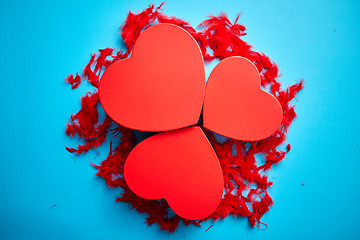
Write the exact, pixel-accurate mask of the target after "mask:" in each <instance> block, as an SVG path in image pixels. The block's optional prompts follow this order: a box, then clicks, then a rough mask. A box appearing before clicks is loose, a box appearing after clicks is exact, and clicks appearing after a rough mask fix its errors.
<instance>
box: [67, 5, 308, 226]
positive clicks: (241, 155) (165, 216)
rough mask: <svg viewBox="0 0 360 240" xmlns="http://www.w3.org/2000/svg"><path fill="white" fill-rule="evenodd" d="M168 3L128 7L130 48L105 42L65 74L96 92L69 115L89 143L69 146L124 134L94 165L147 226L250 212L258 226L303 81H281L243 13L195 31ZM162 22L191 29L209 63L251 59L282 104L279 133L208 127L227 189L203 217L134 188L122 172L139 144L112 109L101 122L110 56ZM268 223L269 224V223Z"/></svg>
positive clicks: (72, 127)
mask: <svg viewBox="0 0 360 240" xmlns="http://www.w3.org/2000/svg"><path fill="white" fill-rule="evenodd" d="M162 5H163V4H161V5H160V6H159V7H157V8H155V6H154V5H151V6H149V7H148V8H146V9H144V10H143V11H142V12H140V13H137V14H135V13H132V12H129V14H128V16H127V18H126V21H125V23H124V24H123V25H122V26H121V27H120V34H121V37H122V39H123V41H124V42H125V45H126V51H121V50H118V51H117V50H115V49H113V48H105V49H100V50H99V52H98V53H97V54H92V55H91V58H90V61H89V63H88V64H87V65H86V66H85V67H84V69H83V72H82V74H81V75H79V74H78V73H77V74H76V75H75V76H74V75H69V76H68V77H67V78H66V81H67V82H68V83H70V84H71V87H72V89H76V88H77V87H78V86H79V85H80V84H81V83H82V82H83V81H88V82H89V83H90V84H91V85H92V86H93V87H94V91H93V92H88V93H86V94H85V96H83V97H82V99H81V104H82V106H81V109H80V111H79V112H77V113H76V114H73V115H71V117H70V121H69V123H68V124H67V125H66V134H67V135H69V136H71V137H75V136H76V137H78V138H80V139H82V140H83V144H80V145H78V146H77V147H76V148H70V147H67V148H66V149H67V150H68V151H69V152H71V153H76V154H83V153H86V152H88V151H89V150H90V149H96V148H97V147H99V146H100V145H102V144H103V143H104V142H105V141H106V139H107V137H109V136H110V135H113V136H114V137H118V138H120V139H121V141H120V143H119V144H118V145H117V146H113V144H111V143H110V152H109V155H108V157H107V158H106V159H105V160H103V161H102V162H101V164H100V165H99V166H96V165H94V166H95V167H96V168H97V169H98V173H97V175H98V176H100V177H102V178H104V179H105V181H106V183H107V185H108V186H109V187H111V188H121V189H122V190H123V191H122V192H123V193H122V194H121V196H120V197H119V198H118V199H117V201H120V202H124V203H128V204H129V205H130V206H131V208H134V209H136V210H137V211H138V212H140V213H143V214H144V216H146V221H147V223H148V224H149V225H152V224H154V223H157V224H159V226H160V228H161V229H162V230H166V231H170V232H173V231H175V230H176V228H177V227H178V225H179V223H180V222H183V223H184V224H185V225H190V224H194V225H198V226H200V224H201V222H203V221H206V220H209V219H213V220H215V221H216V220H218V219H224V218H226V217H227V216H229V215H230V216H233V217H240V216H241V217H247V218H248V219H249V222H250V224H251V226H252V227H255V226H257V227H259V228H261V227H260V225H261V224H262V222H261V217H262V216H263V215H264V214H265V213H266V212H267V211H269V209H270V207H271V206H272V205H273V201H272V199H271V197H270V196H269V194H268V190H269V188H270V187H271V186H272V184H273V183H272V182H271V181H269V179H268V176H267V174H266V173H267V171H268V170H270V169H271V168H272V166H274V165H276V164H278V163H279V162H280V161H282V160H283V159H284V158H285V154H286V153H288V152H289V151H290V144H288V145H287V146H286V150H285V151H282V150H279V147H280V146H281V145H283V144H284V142H285V139H286V131H287V129H288V127H289V126H290V125H291V123H292V121H293V120H294V118H295V117H296V113H295V109H294V106H293V105H291V104H290V102H291V100H293V99H294V97H295V96H296V94H297V93H298V92H299V91H300V90H301V89H302V88H303V83H304V82H303V81H302V80H301V81H300V82H299V83H296V84H294V85H292V86H290V87H288V88H282V86H281V84H280V82H279V81H278V78H279V70H278V67H277V65H276V64H275V63H274V62H272V61H271V60H270V59H269V57H268V56H266V55H265V54H263V53H258V52H255V51H253V50H252V47H251V45H249V44H248V43H246V42H245V41H244V40H242V38H241V37H242V36H244V35H246V33H245V30H246V29H245V27H244V26H243V25H241V24H239V23H237V22H238V19H239V16H238V17H237V18H236V20H235V22H234V23H231V22H230V21H229V19H228V18H227V16H226V14H225V13H221V14H220V15H219V16H210V17H208V19H207V20H205V21H203V22H202V23H201V24H200V25H199V26H198V28H197V29H199V30H196V29H194V28H193V27H191V25H190V24H189V23H187V22H185V21H183V20H181V19H178V18H176V17H169V16H166V15H165V14H164V13H163V12H162V9H161V7H162ZM157 23H172V24H175V25H178V26H180V27H182V28H183V29H185V30H186V31H188V32H189V33H190V34H191V35H192V36H193V37H194V38H195V40H196V41H197V42H198V44H199V46H200V48H201V51H202V53H203V56H204V60H205V62H206V63H208V62H210V61H212V60H214V59H219V60H222V59H224V58H227V57H230V56H242V57H245V58H248V59H249V60H250V61H252V62H253V63H254V64H255V65H256V67H257V69H258V70H259V72H260V75H261V85H262V87H263V88H265V89H269V91H270V93H272V94H273V95H274V96H275V97H276V98H277V99H278V100H279V102H280V104H281V106H282V108H283V111H284V118H283V121H282V124H281V127H280V128H279V129H278V130H277V131H276V133H275V134H274V135H272V136H271V137H269V138H267V139H264V140H261V141H254V142H246V141H238V140H233V139H227V140H226V141H225V142H222V143H219V142H218V141H217V140H216V139H215V136H214V134H213V133H212V132H210V131H208V130H207V129H204V128H203V130H204V132H205V133H206V135H207V137H208V139H209V141H210V142H211V144H212V146H213V148H214V149H215V151H216V153H217V155H218V158H219V161H220V164H221V167H222V171H223V174H224V183H225V186H224V188H225V194H224V196H223V199H222V201H221V203H220V205H219V207H218V209H217V210H216V211H215V212H214V213H213V214H212V215H210V216H209V217H208V218H206V219H203V220H201V221H191V220H186V219H183V218H180V217H179V216H177V215H174V214H173V213H172V211H171V209H170V208H169V206H168V204H167V202H166V201H165V200H146V199H142V198H140V197H138V196H136V195H135V194H134V193H133V192H132V191H131V190H130V189H129V188H128V186H127V185H126V183H125V181H124V177H123V167H124V162H125V160H126V157H127V155H128V154H129V152H130V151H131V150H132V148H133V147H134V145H135V144H134V135H133V132H132V130H130V129H127V128H125V127H122V126H119V125H117V124H116V123H114V122H113V121H112V120H111V119H110V117H109V116H106V117H105V120H104V121H103V122H100V121H99V113H98V110H97V107H98V105H99V96H98V93H97V88H98V85H99V80H100V77H101V74H102V73H103V72H104V70H105V69H106V68H107V67H109V66H110V65H111V64H112V63H114V62H116V61H119V60H120V59H123V58H127V57H128V56H129V55H130V54H131V51H132V49H133V47H134V44H135V41H136V39H137V38H138V37H139V35H140V34H141V32H142V31H143V30H144V29H146V28H147V27H149V26H151V25H153V24H157ZM225 107H226V106H225ZM201 127H202V126H201ZM234 149H235V150H236V153H235V154H234ZM256 154H263V155H264V156H265V161H264V163H261V164H260V163H258V162H257V161H256V160H255V155H256ZM264 226H266V227H267V225H266V224H264Z"/></svg>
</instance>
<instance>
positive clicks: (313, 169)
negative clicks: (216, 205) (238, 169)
mask: <svg viewBox="0 0 360 240" xmlns="http://www.w3.org/2000/svg"><path fill="white" fill-rule="evenodd" d="M147 5H148V2H147V1H106V2H103V3H100V2H98V1H77V2H73V1H69V0H64V1H55V2H54V1H41V2H40V1H31V2H19V1H2V3H1V4H0V29H1V37H0V53H1V58H0V79H1V87H2V91H1V94H0V112H1V124H0V132H1V133H2V138H1V140H0V142H1V144H0V149H1V156H0V161H1V174H0V239H141V238H146V239H202V238H204V239H219V238H220V237H224V238H225V237H226V238H227V239H275V238H276V239H340V238H341V239H359V238H360V229H359V228H358V226H357V225H358V222H359V220H358V215H359V214H360V208H359V202H358V201H359V200H358V199H359V197H360V192H359V184H360V181H359V177H358V175H359V168H360V161H359V159H360V158H359V153H360V151H359V133H360V131H359V117H360V112H359V106H358V105H359V100H358V97H359V94H360V91H359V87H358V84H357V83H358V81H359V76H358V72H359V71H358V70H359V68H360V61H359V54H360V41H359V36H360V28H359V26H360V17H359V15H360V4H359V2H358V1H340V0H338V1H323V0H321V1H319V0H318V1H310V0H307V1H285V0H282V1H280V0H278V1H275V0H271V1H268V0H266V1H265V0H263V1H260V0H256V1H240V0H234V1H227V0H222V1H203V2H200V1H194V0H191V1H175V0H169V1H168V3H167V4H166V5H165V13H166V14H168V15H175V16H178V17H181V18H183V19H185V20H188V21H189V22H190V23H191V24H193V25H197V24H199V23H200V22H201V21H202V20H203V19H204V18H205V17H206V16H207V15H208V14H209V13H214V14H216V13H219V12H220V11H225V12H227V13H228V15H229V17H230V18H231V19H232V20H234V19H235V17H236V14H237V13H238V12H242V13H243V15H242V17H241V18H240V22H241V23H243V24H245V26H246V27H247V32H248V35H247V36H246V37H245V39H246V40H247V41H248V42H249V43H251V44H253V46H254V48H255V50H257V51H262V52H264V53H266V54H267V55H269V56H270V58H271V59H272V60H274V61H275V62H276V63H278V65H279V67H280V69H281V72H283V77H282V78H281V79H282V82H283V83H284V84H285V85H289V84H293V83H295V82H296V81H297V80H298V79H300V78H305V79H306V88H305V89H304V90H303V92H301V94H300V95H299V96H298V101H295V102H294V103H295V104H296V110H297V113H298V118H297V120H296V121H295V122H294V124H293V126H292V127H291V128H290V130H289V134H288V142H289V143H291V144H292V147H293V149H292V151H291V152H290V153H289V154H288V155H287V160H286V161H284V162H282V164H280V165H279V166H278V167H276V168H275V169H274V171H272V173H271V176H276V177H277V178H274V179H273V180H274V186H273V188H272V190H271V193H270V194H271V196H272V197H273V199H274V201H275V205H274V207H273V208H272V210H271V211H270V212H268V213H267V214H265V216H264V218H263V221H265V222H266V223H268V225H269V228H268V230H266V231H260V230H257V229H251V228H250V227H249V225H248V221H247V219H232V218H228V219H226V220H225V221H219V222H217V223H216V224H215V225H214V226H213V227H212V228H211V229H209V231H207V232H205V230H206V229H207V228H208V227H209V226H210V225H211V224H212V223H211V222H206V223H205V224H204V227H202V228H198V227H184V226H181V227H180V228H179V229H178V230H177V231H176V232H175V233H174V234H168V233H165V232H160V231H159V230H158V226H153V227H148V226H146V225H145V224H144V218H143V216H141V215H139V214H137V213H136V212H135V211H133V210H130V209H129V208H128V206H127V205H126V204H121V203H115V201H114V200H115V197H116V196H117V195H118V194H119V192H118V190H112V189H108V188H107V187H106V186H105V184H104V182H103V181H102V180H101V179H99V178H97V177H95V175H94V174H95V172H96V171H95V169H93V168H92V167H91V166H90V161H92V162H95V163H98V162H99V161H100V160H101V159H103V157H104V156H105V155H106V154H107V152H108V145H107V144H105V145H104V146H103V147H102V148H100V149H99V152H100V153H101V154H100V155H99V156H97V155H96V152H91V153H89V154H87V155H86V156H81V157H78V158H74V159H73V155H71V154H69V153H68V152H66V151H65V149H64V146H65V145H71V146H75V145H76V144H77V141H76V140H71V139H70V138H68V137H66V136H65V134H64V130H65V123H66V122H67V120H68V117H69V115H70V114H71V113H73V112H76V111H77V110H78V109H79V107H80V103H79V99H80V96H81V95H82V94H84V93H85V91H86V90H87V89H88V87H87V86H86V85H84V86H81V87H80V88H79V89H78V90H76V91H72V90H70V86H69V85H65V83H64V77H66V76H67V75H68V74H69V73H76V72H77V71H81V69H82V67H83V66H84V65H85V64H86V63H87V61H88V60H89V56H90V53H91V52H95V51H96V50H97V49H99V48H105V47H111V46H112V47H120V41H119V39H120V36H119V35H118V27H119V25H120V24H121V23H122V22H123V21H124V19H125V16H126V14H127V12H128V11H129V10H132V11H137V10H142V9H143V8H145V7H147ZM211 67H213V65H210V67H208V68H207V74H209V72H210V71H211ZM301 183H304V184H305V185H304V186H302V185H301ZM53 204H56V207H52V208H49V207H50V206H52V205H53Z"/></svg>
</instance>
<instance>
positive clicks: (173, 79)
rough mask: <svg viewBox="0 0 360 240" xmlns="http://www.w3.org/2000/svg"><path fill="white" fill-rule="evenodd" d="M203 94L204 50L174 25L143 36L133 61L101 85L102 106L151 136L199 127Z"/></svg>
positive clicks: (123, 63) (116, 67) (119, 65)
mask: <svg viewBox="0 0 360 240" xmlns="http://www.w3.org/2000/svg"><path fill="white" fill-rule="evenodd" d="M204 92H205V70H204V62H203V57H202V54H201V51H200V48H199V46H198V44H197V43H196V41H195V39H194V38H193V37H192V36H191V35H190V34H189V33H188V32H187V31H185V30H184V29H182V28H180V27H178V26H175V25H172V24H157V25H154V26H151V27H149V28H148V29H146V30H145V31H144V32H143V33H141V35H140V36H139V38H138V39H137V41H136V43H135V46H134V49H133V52H132V55H131V57H130V58H127V59H123V60H120V61H118V62H116V63H114V64H112V65H111V66H109V67H108V68H107V70H106V71H105V72H104V74H103V76H102V77H101V80H100V86H99V96H100V101H101V105H102V106H103V108H104V110H105V112H106V113H107V114H108V115H109V116H110V117H111V118H112V119H113V120H114V121H115V122H117V123H119V124H121V125H123V126H125V127H128V128H131V129H135V130H141V131H153V132H159V131H168V130H174V129H178V128H183V127H187V126H191V125H194V124H196V123H197V122H198V119H199V116H200V112H201V108H202V103H203V98H204Z"/></svg>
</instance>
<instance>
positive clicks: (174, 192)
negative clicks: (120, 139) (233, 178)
mask: <svg viewBox="0 0 360 240" xmlns="http://www.w3.org/2000/svg"><path fill="white" fill-rule="evenodd" d="M124 178H125V181H126V183H127V184H128V186H129V187H130V189H131V190H132V191H133V192H134V193H135V194H136V195H138V196H140V197H142V198H146V199H161V198H165V199H166V200H167V202H168V204H169V206H170V207H171V209H172V210H173V211H174V212H175V213H176V214H177V215H179V216H181V217H183V218H186V219H191V220H198V219H202V218H205V217H207V216H209V215H210V214H211V213H213V212H214V211H215V210H216V208H217V207H218V205H219V203H220V201H221V198H222V193H223V185H224V182H223V175H222V170H221V166H220V163H219V161H218V158H217V156H216V154H215V152H214V150H213V148H212V146H211V145H210V143H209V142H208V140H207V138H206V136H205V134H204V133H203V131H202V130H201V128H200V127H189V128H184V129H180V130H175V131H170V132H164V133H159V134H156V135H154V136H151V137H149V138H147V139H145V140H144V141H142V142H140V143H139V144H138V145H136V146H135V148H134V149H133V150H132V151H131V152H130V154H129V156H128V157H127V159H126V162H125V166H124Z"/></svg>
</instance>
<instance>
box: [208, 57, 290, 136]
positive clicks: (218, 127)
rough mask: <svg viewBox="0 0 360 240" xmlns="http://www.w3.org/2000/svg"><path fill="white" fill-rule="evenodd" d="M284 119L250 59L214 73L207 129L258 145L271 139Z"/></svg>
mask: <svg viewBox="0 0 360 240" xmlns="http://www.w3.org/2000/svg"><path fill="white" fill-rule="evenodd" d="M282 118H283V111H282V108H281V105H280V103H279V102H278V101H277V99H276V98H275V97H274V96H273V95H271V94H270V93H268V92H266V91H263V90H262V89H261V88H260V75H259V72H258V70H257V68H256V66H255V65H254V64H253V63H252V62H250V61H249V60H247V59H246V58H243V57H237V56H236V57H229V58H226V59H225V60H223V61H221V62H220V63H219V64H218V65H217V66H216V67H215V68H214V70H213V71H212V72H211V74H210V77H209V80H208V82H207V85H206V93H205V100H204V109H203V120H204V121H203V122H204V127H205V128H207V129H210V130H212V131H214V132H216V133H219V134H222V135H224V136H226V137H230V138H234V139H238V140H244V141H254V140H261V139H264V138H267V137H269V136H271V135H272V134H273V133H274V132H275V131H276V130H277V129H278V128H279V126H280V124H281V121H282Z"/></svg>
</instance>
